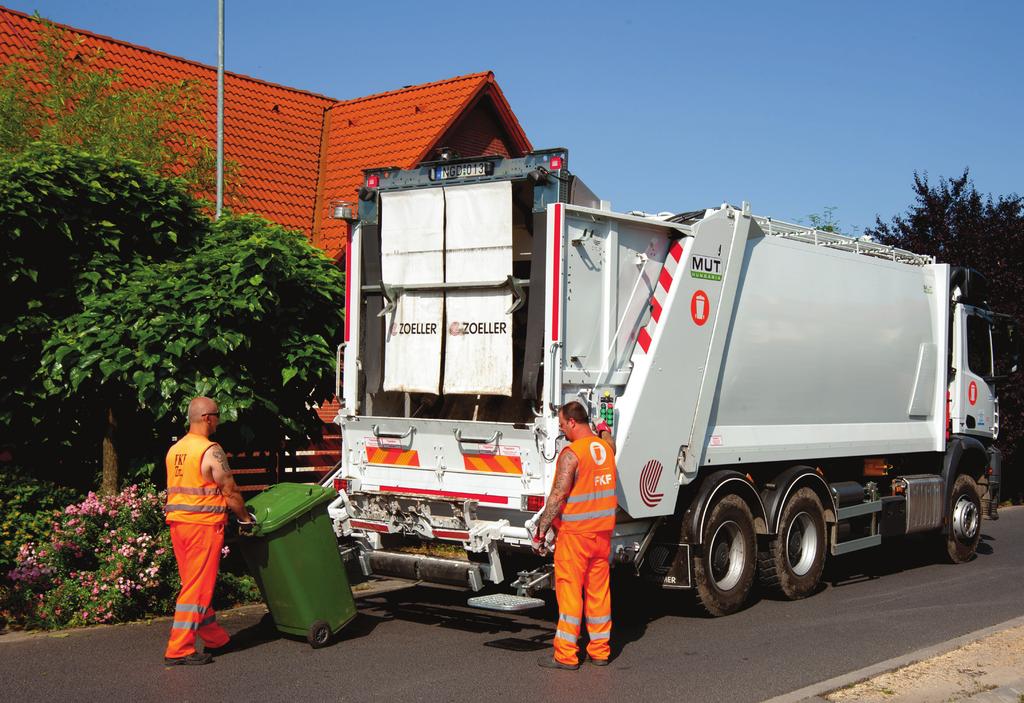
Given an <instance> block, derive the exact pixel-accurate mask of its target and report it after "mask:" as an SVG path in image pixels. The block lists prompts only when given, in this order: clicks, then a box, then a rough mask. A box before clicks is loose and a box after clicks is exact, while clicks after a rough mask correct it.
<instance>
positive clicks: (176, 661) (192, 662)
mask: <svg viewBox="0 0 1024 703" xmlns="http://www.w3.org/2000/svg"><path fill="white" fill-rule="evenodd" d="M212 661H213V655H212V654H206V653H204V654H200V653H199V652H192V654H189V655H188V656H185V657H164V666H179V665H180V666H201V665H203V664H209V663H210V662H212Z"/></svg>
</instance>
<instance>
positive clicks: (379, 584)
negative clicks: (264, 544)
mask: <svg viewBox="0 0 1024 703" xmlns="http://www.w3.org/2000/svg"><path fill="white" fill-rule="evenodd" d="M419 583H420V582H419V581H405V580H403V579H379V580H377V581H374V582H373V585H372V586H371V587H370V588H364V589H359V590H353V591H352V596H353V597H354V598H355V599H356V600H359V599H360V598H369V597H370V596H379V595H383V594H385V593H391V592H392V591H400V590H402V589H405V588H410V587H412V586H416V585H418V584H419ZM266 609H267V606H266V605H265V604H263V603H249V604H247V605H238V606H235V607H234V608H228V609H227V610H218V611H217V616H218V617H219V618H222V619H225V620H228V619H230V618H232V617H236V616H239V615H247V614H249V613H251V612H255V611H258V610H263V611H266ZM172 619H173V616H170V615H166V616H160V617H154V618H149V619H148V620H135V621H132V622H119V623H115V624H112V625H90V626H88V627H72V628H68V629H66V630H3V631H0V646H2V645H4V644H16V643H18V642H28V641H32V640H40V639H51V638H52V639H64V638H66V637H74V636H76V635H81V634H85V633H87V632H95V631H96V630H109V629H112V628H116V627H133V626H134V627H139V626H149V625H155V624H158V623H162V622H170V621H171V620H172Z"/></svg>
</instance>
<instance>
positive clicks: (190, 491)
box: [167, 486, 221, 496]
mask: <svg viewBox="0 0 1024 703" xmlns="http://www.w3.org/2000/svg"><path fill="white" fill-rule="evenodd" d="M174 494H178V495H184V496H219V495H220V494H221V493H220V488H191V487H189V486H175V487H174V488H168V489H167V495H169V496H170V495H174Z"/></svg>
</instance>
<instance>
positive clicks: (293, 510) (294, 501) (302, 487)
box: [245, 483, 338, 534]
mask: <svg viewBox="0 0 1024 703" xmlns="http://www.w3.org/2000/svg"><path fill="white" fill-rule="evenodd" d="M337 496H338V492H337V491H336V490H334V489H333V488H331V487H330V486H316V485H308V484H302V483H279V484H277V485H275V486H271V487H270V488H268V489H267V490H265V491H263V492H262V493H259V494H257V495H255V496H253V497H252V498H250V499H249V500H248V501H246V503H245V506H246V507H247V508H248V509H249V510H251V511H252V512H253V513H254V514H255V515H256V524H257V529H258V531H259V532H260V533H262V534H267V533H268V532H273V531H275V530H279V529H281V528H282V527H284V526H285V525H287V524H288V523H290V522H291V521H292V520H295V519H297V518H299V517H301V516H303V515H305V514H306V513H308V512H309V511H310V510H312V509H313V508H316V507H317V506H320V505H323V504H324V503H329V502H330V501H332V500H334V499H335V498H336V497H337Z"/></svg>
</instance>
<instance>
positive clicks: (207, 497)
mask: <svg viewBox="0 0 1024 703" xmlns="http://www.w3.org/2000/svg"><path fill="white" fill-rule="evenodd" d="M216 445H217V443H216V442H211V441H210V439H209V438H208V437H203V436H202V435H198V434H193V433H191V432H190V433H188V434H187V435H185V436H184V437H182V438H181V439H180V440H179V441H178V443H177V444H175V445H174V446H173V447H171V448H170V450H169V451H168V452H167V462H166V464H167V505H165V506H164V513H166V519H167V522H190V523H194V524H200V525H221V524H223V523H225V522H226V521H227V519H228V515H227V513H228V502H227V499H225V498H224V496H223V495H222V494H221V491H220V488H219V487H218V486H217V484H216V483H214V482H213V481H208V480H206V479H205V478H203V473H202V465H203V456H204V455H205V454H206V452H207V451H208V450H209V449H210V448H211V447H214V446H216Z"/></svg>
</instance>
